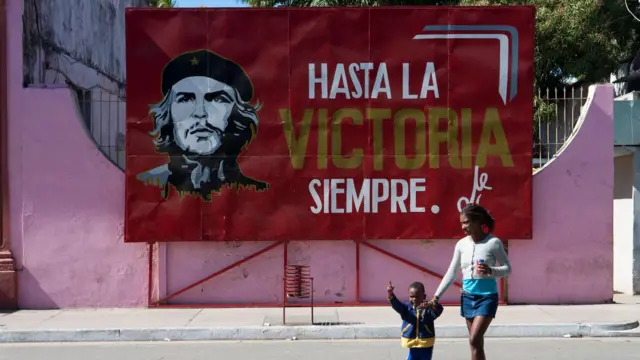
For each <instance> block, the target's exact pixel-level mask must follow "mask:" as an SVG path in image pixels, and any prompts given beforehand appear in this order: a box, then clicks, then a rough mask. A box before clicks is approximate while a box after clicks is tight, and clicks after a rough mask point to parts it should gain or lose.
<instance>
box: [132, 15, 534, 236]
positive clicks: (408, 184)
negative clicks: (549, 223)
mask: <svg viewBox="0 0 640 360" xmlns="http://www.w3.org/2000/svg"><path fill="white" fill-rule="evenodd" d="M534 18H535V10H534V8H533V7H412V8H408V7H407V8H403V7H399V8H280V9H197V10H196V9H167V10H158V9H128V10H127V13H126V38H127V45H126V51H127V142H126V149H127V169H126V229H125V241H127V242H153V241H228V240H328V239H331V240H346V239H349V240H360V239H451V238H459V237H461V236H462V233H461V229H460V223H459V216H458V214H459V211H460V209H461V208H462V207H463V206H464V205H465V204H466V203H469V202H476V203H480V204H482V205H484V206H485V207H487V208H488V209H489V210H490V211H491V212H492V213H493V215H494V217H495V218H496V220H497V223H498V226H497V229H496V234H497V235H499V236H501V237H503V238H508V239H530V238H531V236H532V234H531V227H532V222H531V212H532V208H531V180H532V166H531V160H532V159H531V157H532V139H533V127H532V118H533V38H534V21H535V20H534Z"/></svg>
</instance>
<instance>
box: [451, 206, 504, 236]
mask: <svg viewBox="0 0 640 360" xmlns="http://www.w3.org/2000/svg"><path fill="white" fill-rule="evenodd" d="M460 213H461V214H462V215H464V216H466V217H467V218H468V219H469V220H471V221H473V222H477V223H479V224H480V225H486V226H487V227H488V228H489V232H493V229H494V227H495V226H496V221H495V219H494V218H493V216H491V214H489V211H487V209H485V208H484V207H482V206H480V205H478V204H473V203H469V204H467V205H466V206H465V207H464V209H462V211H461V212H460Z"/></svg>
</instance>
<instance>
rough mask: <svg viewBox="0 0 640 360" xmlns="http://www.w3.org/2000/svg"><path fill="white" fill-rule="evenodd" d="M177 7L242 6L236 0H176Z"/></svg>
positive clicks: (242, 5)
mask: <svg viewBox="0 0 640 360" xmlns="http://www.w3.org/2000/svg"><path fill="white" fill-rule="evenodd" d="M177 2H178V7H200V6H202V5H204V6H206V7H244V6H246V5H244V4H241V3H240V1H237V0H178V1H177Z"/></svg>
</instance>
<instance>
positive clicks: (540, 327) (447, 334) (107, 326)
mask: <svg viewBox="0 0 640 360" xmlns="http://www.w3.org/2000/svg"><path fill="white" fill-rule="evenodd" d="M616 301H617V302H619V303H616V304H605V305H573V306H540V305H511V306H501V307H500V308H499V310H498V315H497V317H496V319H495V320H494V322H493V324H492V326H491V328H490V329H489V332H488V334H487V336H491V337H560V336H571V337H582V336H599V337H602V336H607V337H608V336H640V331H639V328H638V326H639V324H638V320H640V297H637V296H634V297H630V296H629V297H619V296H617V297H616ZM620 302H623V303H620ZM315 322H316V324H319V325H315V326H312V325H310V311H309V309H308V308H288V309H287V325H286V326H282V309H278V308H268V309H98V310H44V311H34V310H22V311H17V312H14V313H2V314H0V342H49V341H55V342H58V341H163V340H164V341H168V340H285V339H301V340H302V339H398V338H399V331H400V329H399V327H400V320H399V319H398V316H397V315H396V314H395V312H394V311H393V310H392V309H391V308H390V307H360V308H316V309H315ZM436 331H437V334H438V337H440V338H457V337H466V336H468V335H467V330H466V327H465V325H464V322H463V319H462V318H460V316H459V308H458V307H451V306H449V307H445V311H444V313H443V315H442V316H441V317H440V318H439V319H438V320H437V322H436Z"/></svg>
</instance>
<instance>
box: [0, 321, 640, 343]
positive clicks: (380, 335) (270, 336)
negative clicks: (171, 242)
mask: <svg viewBox="0 0 640 360" xmlns="http://www.w3.org/2000/svg"><path fill="white" fill-rule="evenodd" d="M639 326H640V324H639V323H638V321H633V322H625V323H612V324H579V323H573V324H512V325H493V326H491V327H490V328H489V331H488V332H487V335H486V336H487V337H493V338H501V337H502V338H504V337H509V338H513V337H518V338H523V337H524V338H540V337H563V336H564V337H618V336H620V337H629V336H638V337H640V332H637V331H635V332H634V331H629V330H632V329H636V328H638V327H639ZM436 330H437V336H438V337H439V338H466V337H468V336H469V335H468V332H467V328H466V326H464V325H455V326H454V325H449V326H446V325H445V326H441V327H436ZM398 338H399V328H398V327H397V326H391V325H380V326H371V325H349V326H346V325H343V326H245V327H239V328H238V327H213V328H185V327H182V328H154V329H144V328H141V329H77V330H76V329H51V330H0V343H30V342H111V341H199V340H201V341H202V340H209V341H211V340H292V339H295V340H347V339H349V340H357V339H363V340H364V339H398Z"/></svg>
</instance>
